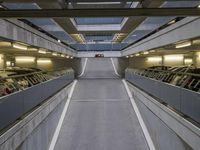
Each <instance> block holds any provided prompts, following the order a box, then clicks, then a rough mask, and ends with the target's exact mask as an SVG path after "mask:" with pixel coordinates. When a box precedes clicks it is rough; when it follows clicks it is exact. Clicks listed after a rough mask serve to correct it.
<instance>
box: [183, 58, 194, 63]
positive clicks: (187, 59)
mask: <svg viewBox="0 0 200 150" xmlns="http://www.w3.org/2000/svg"><path fill="white" fill-rule="evenodd" d="M184 62H185V63H192V59H190V58H186V59H184Z"/></svg>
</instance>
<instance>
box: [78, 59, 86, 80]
mask: <svg viewBox="0 0 200 150" xmlns="http://www.w3.org/2000/svg"><path fill="white" fill-rule="evenodd" d="M87 61H88V58H86V59H85V63H84V65H83V70H82V72H81V74H80V75H79V76H78V77H81V76H82V75H83V74H84V73H85V68H86V66H87Z"/></svg>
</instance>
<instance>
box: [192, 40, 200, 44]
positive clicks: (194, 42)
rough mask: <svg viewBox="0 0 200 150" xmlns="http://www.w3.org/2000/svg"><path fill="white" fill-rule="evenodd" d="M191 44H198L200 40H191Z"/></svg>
mask: <svg viewBox="0 0 200 150" xmlns="http://www.w3.org/2000/svg"><path fill="white" fill-rule="evenodd" d="M192 44H200V39H196V40H193V41H192Z"/></svg>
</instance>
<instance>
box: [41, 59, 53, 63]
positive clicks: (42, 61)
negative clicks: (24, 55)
mask: <svg viewBox="0 0 200 150" xmlns="http://www.w3.org/2000/svg"><path fill="white" fill-rule="evenodd" d="M51 62H52V61H51V60H50V59H38V60H37V63H51Z"/></svg>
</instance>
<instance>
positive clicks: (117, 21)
mask: <svg viewBox="0 0 200 150" xmlns="http://www.w3.org/2000/svg"><path fill="white" fill-rule="evenodd" d="M75 21H76V24H77V25H94V24H98V25H101V24H121V23H122V21H123V17H116V18H112V17H108V18H103V17H102V18H101V17H99V18H75Z"/></svg>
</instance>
